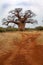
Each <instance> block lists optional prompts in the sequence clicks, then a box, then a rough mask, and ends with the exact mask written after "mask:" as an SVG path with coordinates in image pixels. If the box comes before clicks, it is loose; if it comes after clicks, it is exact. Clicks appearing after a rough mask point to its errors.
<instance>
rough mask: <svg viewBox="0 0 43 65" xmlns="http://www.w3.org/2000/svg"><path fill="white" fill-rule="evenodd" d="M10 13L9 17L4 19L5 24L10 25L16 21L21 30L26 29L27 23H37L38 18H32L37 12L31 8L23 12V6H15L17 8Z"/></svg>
mask: <svg viewBox="0 0 43 65" xmlns="http://www.w3.org/2000/svg"><path fill="white" fill-rule="evenodd" d="M9 13H10V15H9V16H8V17H7V19H5V18H4V19H3V21H4V23H3V24H6V25H8V24H9V23H15V24H17V25H18V29H19V30H25V24H26V23H31V24H33V23H37V21H36V20H33V19H32V17H33V16H35V14H34V13H33V12H32V11H31V10H27V11H25V12H24V13H23V12H22V8H15V10H11V11H10V12H9Z"/></svg>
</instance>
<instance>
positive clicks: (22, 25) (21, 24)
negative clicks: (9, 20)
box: [18, 22, 25, 31]
mask: <svg viewBox="0 0 43 65" xmlns="http://www.w3.org/2000/svg"><path fill="white" fill-rule="evenodd" d="M18 29H19V30H20V31H24V30H25V23H21V22H20V23H19V25H18Z"/></svg>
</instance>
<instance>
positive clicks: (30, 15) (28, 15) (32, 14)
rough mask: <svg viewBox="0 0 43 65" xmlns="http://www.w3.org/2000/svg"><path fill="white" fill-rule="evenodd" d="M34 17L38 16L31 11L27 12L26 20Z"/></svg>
mask: <svg viewBox="0 0 43 65" xmlns="http://www.w3.org/2000/svg"><path fill="white" fill-rule="evenodd" d="M33 16H36V15H35V14H34V13H33V12H32V11H31V10H27V11H26V12H25V15H24V17H25V18H31V17H33Z"/></svg>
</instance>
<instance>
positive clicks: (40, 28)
mask: <svg viewBox="0 0 43 65" xmlns="http://www.w3.org/2000/svg"><path fill="white" fill-rule="evenodd" d="M35 29H36V30H43V26H38V27H36V28H35Z"/></svg>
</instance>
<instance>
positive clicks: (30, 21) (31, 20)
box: [25, 19, 38, 24]
mask: <svg viewBox="0 0 43 65" xmlns="http://www.w3.org/2000/svg"><path fill="white" fill-rule="evenodd" d="M25 23H31V24H33V23H36V24H37V23H38V22H37V20H34V19H29V20H28V21H26V22H25Z"/></svg>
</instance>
